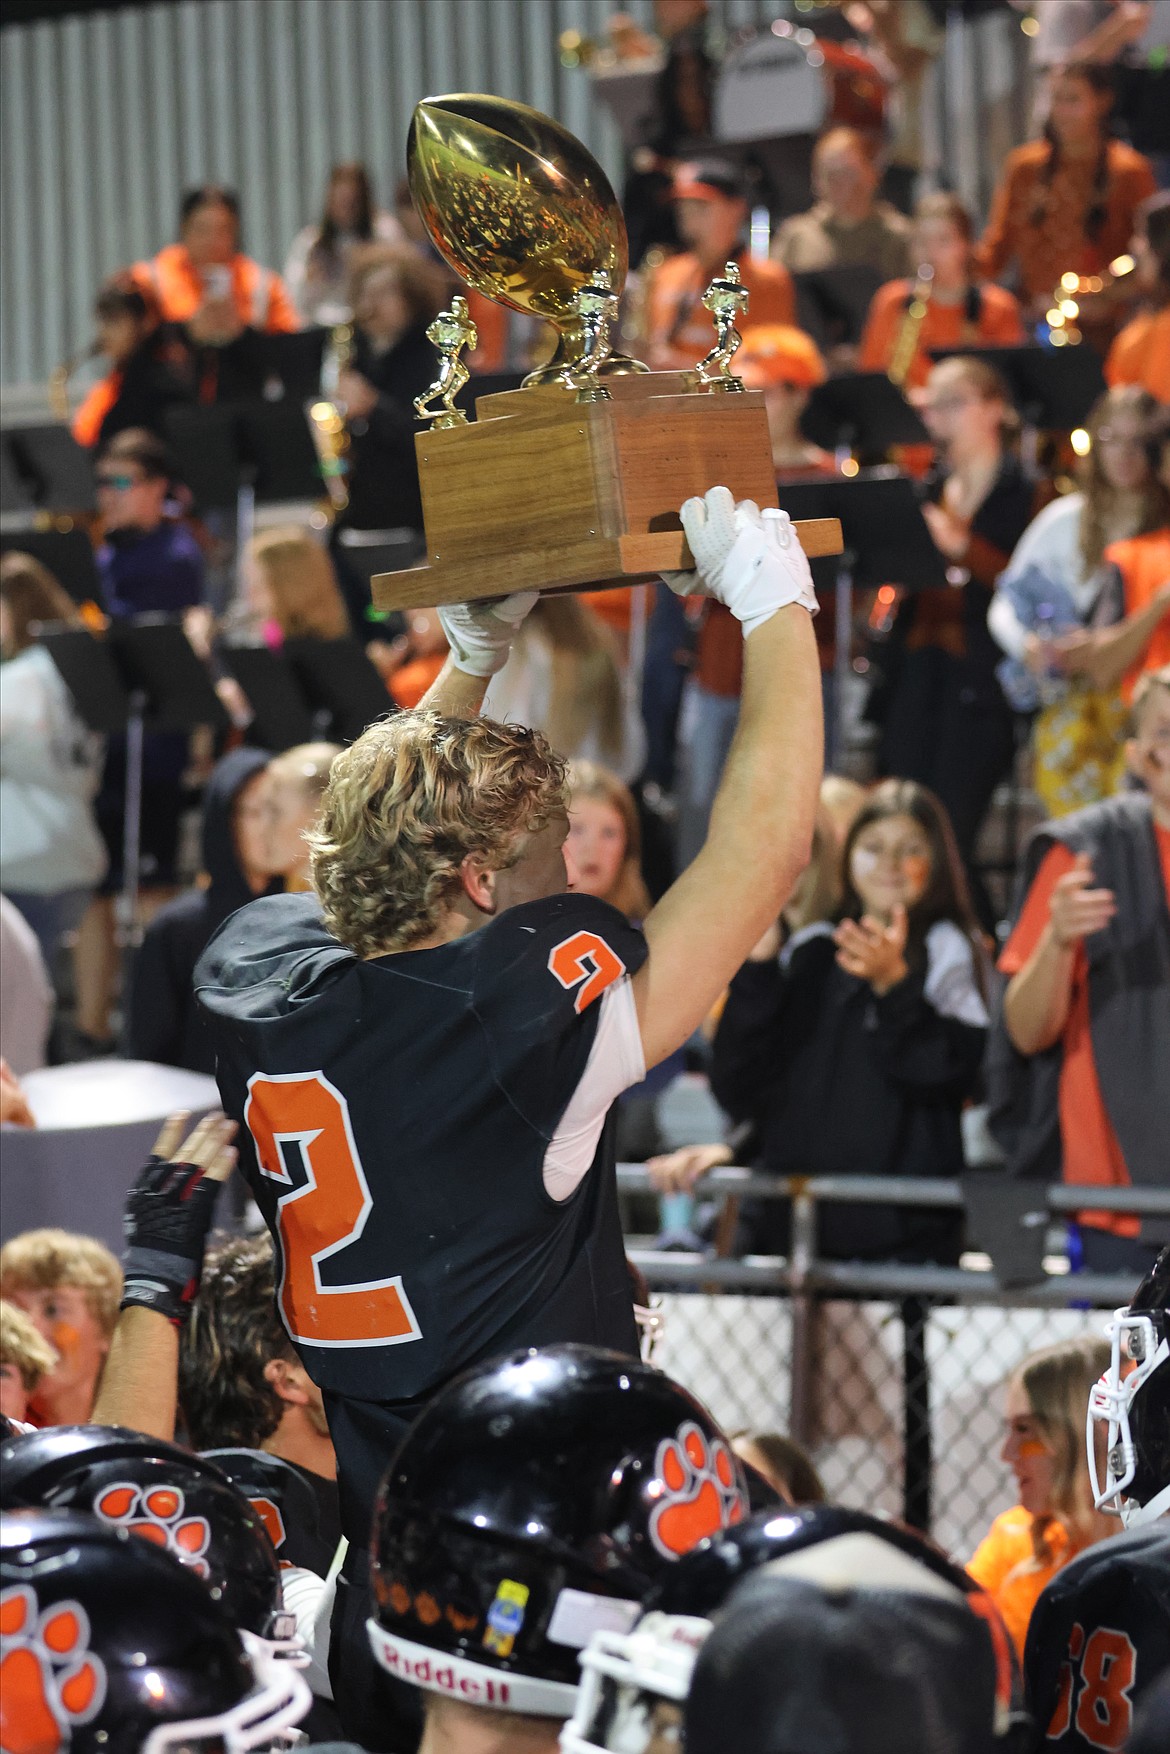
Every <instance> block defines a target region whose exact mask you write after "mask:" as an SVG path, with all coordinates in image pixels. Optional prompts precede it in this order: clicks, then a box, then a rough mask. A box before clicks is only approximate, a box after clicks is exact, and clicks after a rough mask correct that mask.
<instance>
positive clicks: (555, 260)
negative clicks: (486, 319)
mask: <svg viewBox="0 0 1170 1754" xmlns="http://www.w3.org/2000/svg"><path fill="white" fill-rule="evenodd" d="M406 155H407V168H408V171H409V176H410V191H411V194H412V196H413V197H414V204H415V207H416V208H417V210H418V214H419V217H420V218H421V220H422V222H423V224H424V225H425V226H426V228H427V231H428V232H429V234H430V236H431V238H432V239H433V241H434V243H435V247H436V248H437V249H438V250H439V251H440V253H441V254H442V255H443V256H444V257H445V258H446V260H447V261H448V262H449V263H450V264H451V266H452V268H454V270H455V272H456V273H457V274H458V275H459V277H460V279H461V280H463V281H465V282H466V283H467V285H468V286H471V287H474V289H475V290H476V292H480V293H482V294H483V295H484V296H485V298H490V299H493V300H494V301H495V302H496V303H497V304H504V305H510V306H511V307H512V309H513V310H518V311H525V312H527V313H528V314H530V315H532V316H536V317H541V318H543V319H544V320H545V321H546V322H548V323H551V324H552V325H553V327H554V328H555V329H556V330H557V332H558V337H559V340H558V346H557V351H556V354H555V355H554V358H553V359H552V360H551V361H550V363H549V364H548V365H547V366H545V367H543V368H542V369H541V370H540V371H539V372H537V373H533V374H532V376H531V377H530V378H528V379H527V380H526V381H527V382H528V383H533V382H547V381H549V380H551V379H552V378H554V377H557V376H559V375H560V374H561V373H562V372H563V371H564V369H565V367H566V365H572V364H574V363H575V362H576V361H577V360H578V359H579V358H580V356H581V351H582V347H583V337H582V334H581V326H580V319H579V318H578V316H577V314H576V311H575V309H574V299H575V296H576V294H577V293H578V292H579V291H581V289H582V288H583V287H586V286H588V285H589V284H590V283H591V282H593V281H594V280H595V279H596V277H597V275H598V273H599V272H601V273H604V274H607V275H608V276H609V283H610V285H611V286H612V288H613V290H614V292H615V293H620V292H621V290H622V287H623V286H624V285H625V280H626V272H627V269H628V267H629V252H628V248H627V244H626V228H625V222H624V221H623V219H622V214H621V209H620V207H619V206H618V203H617V198H616V196H615V195H614V192H613V189H612V188H611V186H610V183H609V179H608V177H607V176H606V174H605V172H604V171H603V170H602V168H601V166H600V165H599V164H598V163H597V160H596V159H595V158H594V157H593V156H592V154H591V153H589V152H587V151H586V149H585V147H584V146H582V144H581V142H580V141H579V140H577V139H576V138H575V137H574V136H573V135H572V134H570V133H569V132H568V130H567V129H565V128H562V127H561V125H560V123H559V122H554V121H553V119H552V118H551V116H545V115H542V114H541V112H540V111H539V110H534V109H530V108H529V106H528V105H527V104H521V103H512V102H510V101H508V100H507V99H505V98H498V97H490V96H487V95H483V94H480V93H478V92H456V93H453V94H451V95H450V96H446V97H429V98H424V100H423V101H422V103H420V104H419V105H418V106H417V107H416V109H415V112H414V116H413V119H412V121H411V124H410V137H409V139H408V141H407V148H406ZM602 370H603V372H609V373H614V372H622V371H626V372H629V371H644V370H645V367H644V366H641V365H639V364H637V362H635V361H633V360H628V359H624V358H622V356H621V355H617V354H614V355H611V356H610V357H609V358H608V359H607V360H606V362H605V365H604V366H603V367H602Z"/></svg>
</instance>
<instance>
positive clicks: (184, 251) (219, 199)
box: [131, 185, 301, 346]
mask: <svg viewBox="0 0 1170 1754" xmlns="http://www.w3.org/2000/svg"><path fill="white" fill-rule="evenodd" d="M131 272H132V274H133V277H134V282H135V284H136V285H137V286H140V287H141V288H142V290H143V291H144V292H145V293H146V294H147V295H148V296H152V297H153V298H154V301H155V303H156V304H157V305H158V308H159V312H160V315H161V316H162V319H163V321H164V322H169V323H185V324H186V325H187V328H188V332H189V334H190V336H191V338H192V339H193V340H194V341H196V342H202V343H206V344H207V345H210V346H227V345H228V344H229V343H231V342H232V341H235V340H236V339H237V338H238V337H239V335H240V334H241V332H242V331H243V330H244V329H253V330H257V331H258V332H259V333H260V334H262V335H280V334H288V333H290V332H291V331H292V330H294V329H299V328H300V326H301V324H300V318H299V317H298V316H297V313H296V307H295V306H294V304H293V302H292V299H291V298H290V297H289V295H288V291H287V289H286V287H285V284H284V282H283V280H282V279H281V278H280V275H279V274H274V273H273V272H272V270H271V269H269V268H262V267H261V266H260V264H259V262H254V261H253V260H252V258H251V257H250V256H245V255H243V254H242V253H241V250H240V203H239V199H238V197H237V196H236V194H235V192H234V191H233V190H231V189H221V188H217V187H213V186H210V185H209V186H207V187H205V188H200V189H189V190H188V191H187V193H186V194H185V195H184V196H183V199H182V202H181V203H180V207H179V242H178V243H177V244H168V245H167V247H166V248H165V249H163V250H160V251H159V252H158V255H157V256H154V257H152V259H151V260H150V261H149V262H137V263H135V265H134V267H133V269H132V270H131Z"/></svg>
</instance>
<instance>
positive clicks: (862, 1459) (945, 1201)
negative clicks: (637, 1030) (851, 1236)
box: [618, 1164, 1170, 1554]
mask: <svg viewBox="0 0 1170 1754" xmlns="http://www.w3.org/2000/svg"><path fill="white" fill-rule="evenodd" d="M989 1179H990V1178H989ZM618 1182H619V1187H620V1188H621V1189H622V1191H623V1192H625V1193H642V1194H644V1193H646V1192H648V1191H651V1182H650V1178H649V1175H648V1173H647V1171H646V1170H645V1168H644V1167H643V1166H642V1165H636V1164H622V1165H620V1166H619V1170H618ZM1009 1185H1011V1186H1013V1187H1015V1186H1018V1184H1009ZM697 1192H698V1193H699V1194H700V1195H701V1196H702V1197H703V1198H711V1197H713V1198H716V1199H729V1198H730V1199H739V1198H742V1197H745V1196H746V1197H749V1198H752V1199H765V1200H768V1199H771V1200H775V1199H786V1200H788V1201H790V1202H791V1231H790V1239H791V1240H790V1249H789V1253H788V1254H787V1255H784V1256H781V1255H776V1256H762V1255H748V1256H744V1257H741V1258H728V1257H724V1258H718V1259H712V1258H709V1257H707V1256H705V1255H700V1254H687V1253H677V1252H660V1251H658V1250H656V1249H653V1248H650V1247H644V1246H639V1245H638V1241H637V1240H633V1241H632V1243H631V1246H630V1249H629V1253H630V1256H631V1259H632V1260H633V1261H634V1262H635V1263H636V1264H637V1266H638V1267H640V1268H641V1270H642V1272H643V1273H644V1274H645V1275H646V1278H647V1281H648V1283H649V1285H650V1288H651V1290H652V1292H654V1293H656V1294H658V1295H659V1297H660V1298H661V1300H662V1304H663V1310H664V1314H665V1316H666V1324H665V1335H664V1340H663V1346H662V1350H661V1352H660V1355H659V1362H660V1363H662V1365H663V1366H664V1368H665V1369H667V1370H668V1371H670V1373H671V1374H672V1375H674V1376H676V1377H678V1378H679V1380H680V1381H682V1382H684V1383H686V1384H687V1386H688V1387H690V1388H692V1389H693V1390H694V1392H695V1393H697V1394H699V1395H700V1397H701V1398H702V1399H703V1400H705V1401H706V1402H707V1403H708V1404H709V1405H710V1406H711V1409H712V1411H713V1412H714V1413H715V1415H716V1417H717V1418H719V1419H720V1420H721V1422H722V1423H723V1424H724V1425H725V1426H727V1427H728V1428H729V1429H734V1428H740V1427H746V1428H753V1429H757V1430H758V1429H767V1428H779V1429H783V1430H786V1431H788V1432H789V1433H790V1434H791V1435H792V1436H793V1437H795V1438H797V1439H798V1441H800V1442H801V1443H802V1444H803V1445H804V1446H805V1447H806V1448H807V1449H808V1450H809V1451H810V1452H811V1453H812V1455H813V1458H814V1460H815V1461H816V1463H817V1465H818V1467H819V1469H820V1471H821V1473H822V1477H823V1479H824V1480H825V1484H826V1487H827V1489H828V1490H829V1492H830V1495H831V1496H832V1497H834V1498H838V1499H840V1500H841V1501H842V1502H845V1503H854V1504H859V1505H861V1506H862V1507H865V1508H880V1509H884V1510H887V1511H890V1512H892V1513H894V1514H897V1515H900V1516H902V1517H904V1518H905V1520H906V1521H908V1522H912V1523H914V1524H915V1525H917V1526H920V1527H923V1528H929V1529H931V1530H932V1531H933V1533H934V1534H935V1535H936V1538H938V1539H940V1540H941V1541H942V1542H943V1544H944V1545H945V1546H947V1547H948V1548H950V1549H951V1550H952V1551H954V1552H957V1553H960V1554H964V1553H969V1552H970V1551H971V1550H972V1549H973V1547H974V1545H975V1543H976V1541H977V1540H978V1538H979V1536H980V1535H981V1534H982V1533H983V1532H984V1530H985V1529H986V1526H987V1523H988V1522H989V1521H990V1517H991V1515H992V1514H994V1512H995V1511H996V1510H1000V1509H1003V1508H1005V1507H1006V1506H1007V1504H1009V1503H1011V1502H1012V1499H1011V1496H1010V1483H1009V1478H1008V1476H1007V1473H1006V1470H1005V1469H1004V1468H1003V1466H1002V1465H1001V1464H1000V1462H999V1461H998V1450H999V1447H1000V1442H1001V1432H1000V1415H999V1400H1000V1394H999V1390H1000V1386H1001V1385H1002V1383H1003V1382H1004V1381H1005V1379H1006V1378H1007V1377H1008V1376H1010V1375H1011V1373H1012V1372H1013V1371H1014V1370H1015V1369H1016V1368H1017V1367H1018V1365H1019V1364H1020V1363H1021V1362H1022V1360H1023V1358H1024V1357H1025V1356H1026V1355H1027V1354H1028V1353H1029V1352H1030V1351H1033V1350H1034V1349H1035V1348H1036V1347H1037V1346H1040V1345H1044V1344H1047V1343H1048V1342H1049V1341H1050V1340H1053V1339H1065V1338H1069V1337H1071V1336H1072V1335H1074V1334H1081V1333H1093V1334H1099V1333H1100V1330H1101V1326H1102V1316H1101V1311H1103V1310H1112V1309H1115V1308H1117V1307H1118V1306H1120V1305H1122V1304H1124V1303H1127V1302H1128V1301H1129V1299H1130V1297H1131V1295H1132V1293H1133V1290H1134V1286H1135V1282H1136V1275H1134V1274H1101V1273H1089V1272H1076V1273H1072V1272H1069V1271H1068V1265H1067V1262H1066V1261H1064V1260H1062V1259H1060V1258H1059V1257H1056V1256H1053V1255H1050V1256H1048V1257H1046V1259H1045V1263H1044V1268H1043V1270H1042V1272H1041V1275H1040V1276H1039V1277H1038V1278H1037V1279H1036V1280H1035V1281H1034V1282H1032V1283H1028V1284H1024V1285H1016V1284H1012V1285H1010V1286H1005V1285H1004V1284H1002V1283H1001V1282H1000V1279H999V1277H998V1275H997V1273H996V1271H995V1267H994V1263H992V1264H991V1265H984V1264H982V1263H980V1264H976V1265H972V1264H967V1265H960V1266H934V1265H927V1264H918V1263H902V1262H897V1261H881V1262H869V1261H865V1262H863V1261H841V1260H826V1259H823V1258H821V1257H820V1256H819V1255H818V1252H817V1214H818V1211H819V1209H820V1208H821V1207H822V1206H826V1205H829V1204H839V1203H843V1202H848V1203H850V1204H852V1205H874V1206H887V1207H888V1206H908V1205H913V1206H916V1207H922V1206H924V1205H926V1206H936V1207H939V1208H942V1209H951V1210H961V1209H962V1208H963V1206H964V1204H965V1202H964V1193H963V1188H962V1186H961V1184H960V1183H959V1182H958V1181H956V1180H949V1179H937V1180H934V1179H932V1180H926V1179H919V1178H909V1177H906V1178H888V1177H881V1176H849V1177H819V1176H815V1177H814V1176H808V1177H802V1176H792V1177H779V1178H777V1177H772V1176H764V1175H759V1174H754V1173H752V1172H751V1171H749V1170H746V1169H738V1168H729V1169H720V1170H716V1171H713V1172H711V1173H710V1174H709V1175H708V1176H706V1177H705V1178H704V1179H703V1181H702V1182H701V1183H700V1184H699V1187H698V1189H697ZM1034 1192H1035V1205H1036V1208H1037V1210H1038V1211H1046V1213H1047V1214H1048V1215H1049V1216H1050V1217H1051V1218H1053V1219H1060V1218H1062V1217H1066V1216H1068V1215H1069V1214H1073V1213H1076V1212H1077V1211H1079V1210H1081V1209H1083V1208H1084V1207H1085V1205H1086V1204H1087V1203H1091V1205H1092V1207H1093V1208H1094V1210H1097V1211H1107V1212H1111V1213H1118V1214H1126V1215H1139V1216H1144V1217H1150V1218H1157V1219H1165V1220H1167V1221H1168V1222H1167V1224H1166V1231H1167V1233H1170V1188H1093V1189H1091V1190H1090V1189H1084V1188H1072V1187H1065V1186H1052V1187H1047V1186H1044V1185H1042V1184H1036V1186H1035V1189H1034ZM965 1259H967V1260H968V1261H969V1260H970V1257H965ZM983 1259H984V1260H986V1257H983Z"/></svg>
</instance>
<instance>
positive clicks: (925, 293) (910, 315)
mask: <svg viewBox="0 0 1170 1754" xmlns="http://www.w3.org/2000/svg"><path fill="white" fill-rule="evenodd" d="M933 280H934V269H933V268H932V267H931V265H930V263H929V262H920V263H919V265H918V273H917V275H916V276H915V279H914V291H913V292H912V293H911V294H910V303H909V304H908V305H907V306H906V314H905V316H904V317H903V318H902V322H901V326H900V328H899V330H898V334H897V338H896V339H895V341H894V346H893V351H892V352H891V354H890V363H889V365H888V366H887V367H886V376H887V377H888V378H889V380H890V382H891V384H896V385H897V387H898V389H899V390H900V389H901V388H902V386H903V384H904V383H905V382H906V379H907V378H908V377H909V375H910V367H911V366H912V365H913V364H914V355H915V354H916V353H917V352H918V337H919V335H920V334H921V332H922V324H923V322H924V320H925V318H926V311H927V307H928V305H929V304H930V288H931V283H932V281H933Z"/></svg>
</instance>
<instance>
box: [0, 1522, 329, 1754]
mask: <svg viewBox="0 0 1170 1754" xmlns="http://www.w3.org/2000/svg"><path fill="white" fill-rule="evenodd" d="M311 1702H312V1695H311V1694H310V1692H309V1688H308V1685H307V1684H306V1682H305V1680H304V1678H303V1677H302V1676H301V1674H300V1673H299V1671H298V1670H297V1669H296V1668H295V1667H294V1666H293V1665H292V1664H291V1663H287V1662H282V1661H280V1660H279V1659H278V1658H276V1657H275V1656H273V1655H272V1653H271V1652H270V1651H269V1650H268V1649H267V1648H266V1647H265V1646H263V1645H262V1644H261V1642H260V1641H259V1640H257V1639H251V1638H250V1637H249V1635H248V1634H247V1633H241V1632H238V1631H237V1630H236V1628H235V1627H234V1626H233V1625H232V1623H231V1621H230V1620H229V1619H228V1617H227V1615H226V1613H225V1612H224V1610H223V1608H222V1607H221V1606H220V1604H219V1603H218V1602H216V1601H215V1600H214V1599H213V1597H212V1596H211V1594H210V1592H209V1591H208V1590H207V1589H206V1588H205V1586H204V1585H203V1584H202V1583H201V1582H200V1581H199V1579H198V1578H197V1577H196V1576H195V1575H194V1573H193V1572H192V1571H191V1570H190V1569H189V1568H188V1567H185V1566H183V1565H181V1564H180V1562H179V1561H178V1560H177V1559H175V1558H173V1557H172V1556H171V1554H169V1553H167V1552H166V1551H165V1550H164V1549H163V1548H161V1547H158V1546H155V1545H153V1544H151V1543H148V1542H146V1541H139V1540H135V1539H134V1537H133V1536H132V1535H131V1534H130V1533H129V1531H128V1530H126V1529H124V1528H113V1527H111V1526H110V1524H108V1523H104V1522H102V1521H101V1519H100V1518H98V1517H95V1516H87V1515H83V1514H81V1513H80V1512H76V1511H65V1510H28V1511H12V1512H8V1513H6V1514H5V1515H3V1516H0V1747H2V1748H3V1749H4V1751H5V1754H64V1750H66V1749H68V1750H69V1754H180V1751H183V1754H190V1751H192V1750H211V1749H216V1750H220V1751H222V1754H244V1750H246V1749H249V1748H267V1747H269V1746H270V1745H271V1744H272V1742H273V1740H274V1738H276V1737H277V1736H279V1734H280V1732H282V1731H284V1730H288V1729H291V1727H292V1726H293V1725H294V1724H296V1723H299V1722H300V1720H301V1719H302V1718H303V1717H304V1715H305V1713H306V1711H307V1710H308V1709H309V1706H310V1704H311Z"/></svg>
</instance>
